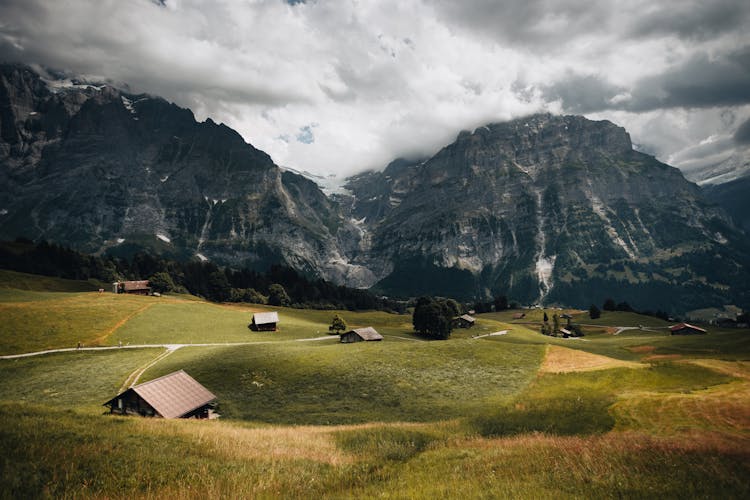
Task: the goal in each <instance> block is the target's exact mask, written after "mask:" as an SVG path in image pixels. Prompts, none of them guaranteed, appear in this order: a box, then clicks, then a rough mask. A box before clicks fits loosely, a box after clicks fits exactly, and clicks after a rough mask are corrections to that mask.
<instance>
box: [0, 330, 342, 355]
mask: <svg viewBox="0 0 750 500" xmlns="http://www.w3.org/2000/svg"><path fill="white" fill-rule="evenodd" d="M331 338H336V337H335V336H330V335H326V336H325V337H315V338H309V339H286V340H255V341H252V342H208V343H205V344H128V345H123V346H116V345H115V346H100V347H80V348H79V347H63V348H60V349H47V350H45V351H35V352H26V353H23V354H6V355H3V356H0V359H17V358H30V357H32V356H42V355H44V354H55V353H58V352H76V351H112V350H117V349H153V348H159V347H160V348H163V349H168V350H171V351H176V350H177V349H180V348H182V347H229V346H242V345H258V344H281V343H284V342H312V341H321V340H328V339H331Z"/></svg>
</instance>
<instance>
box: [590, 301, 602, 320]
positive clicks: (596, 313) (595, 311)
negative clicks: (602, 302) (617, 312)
mask: <svg viewBox="0 0 750 500" xmlns="http://www.w3.org/2000/svg"><path fill="white" fill-rule="evenodd" d="M601 315H602V312H601V311H600V310H599V308H598V307H596V305H594V304H591V307H589V318H591V319H598V318H600V317H601Z"/></svg>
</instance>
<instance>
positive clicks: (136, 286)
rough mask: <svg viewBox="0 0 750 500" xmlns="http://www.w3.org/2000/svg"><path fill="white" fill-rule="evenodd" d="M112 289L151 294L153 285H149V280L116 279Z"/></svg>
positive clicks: (119, 291) (114, 290) (135, 293)
mask: <svg viewBox="0 0 750 500" xmlns="http://www.w3.org/2000/svg"><path fill="white" fill-rule="evenodd" d="M112 291H113V292H115V293H129V294H132V295H151V287H150V286H148V280H138V281H116V282H114V283H112Z"/></svg>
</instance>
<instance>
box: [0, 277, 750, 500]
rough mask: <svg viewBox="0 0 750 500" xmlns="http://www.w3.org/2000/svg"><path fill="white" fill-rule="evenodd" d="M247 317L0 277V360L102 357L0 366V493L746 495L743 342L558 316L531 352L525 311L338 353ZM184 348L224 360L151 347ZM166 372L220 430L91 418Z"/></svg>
mask: <svg viewBox="0 0 750 500" xmlns="http://www.w3.org/2000/svg"><path fill="white" fill-rule="evenodd" d="M14 274H18V273H14ZM86 287H89V288H86ZM92 290H93V291H92ZM261 309H262V310H268V309H269V308H266V307H262V306H258V307H254V306H247V305H218V304H210V303H206V302H203V301H200V300H195V299H194V298H189V297H181V296H166V297H127V296H115V295H113V294H110V293H105V294H99V293H97V292H96V287H95V286H94V284H90V283H85V282H84V283H81V282H66V281H65V280H55V279H54V278H42V277H36V276H31V275H18V276H14V275H11V274H9V273H7V272H4V271H2V272H0V318H2V321H1V322H0V355H9V354H21V353H27V352H32V351H38V350H45V349H52V348H70V347H75V345H76V343H77V342H79V341H80V342H82V343H83V344H84V345H86V346H96V345H99V346H117V345H118V343H120V342H121V343H122V345H123V346H124V348H122V349H120V348H114V349H109V350H100V351H88V350H81V351H72V352H61V353H55V354H44V355H39V356H32V357H24V358H14V359H0V418H2V420H3V422H5V424H4V425H3V426H1V427H0V446H2V449H3V450H4V451H5V453H3V456H2V458H0V464H1V465H0V484H2V486H3V488H2V489H1V491H2V493H1V494H0V496H2V497H3V498H29V497H76V498H89V497H94V498H102V497H105V498H133V497H142V498H198V497H206V496H215V497H216V496H218V497H230V498H313V497H314V498H352V497H354V498H370V497H384V498H455V497H460V496H465V497H468V498H507V497H516V498H548V497H554V498H592V497H595V498H599V497H626V498H632V497H638V498H642V497H648V498H664V497H683V498H694V497H711V498H748V497H749V496H750V480H748V477H750V342H749V339H750V331H747V330H717V329H713V328H709V335H705V336H695V337H677V336H671V335H669V334H668V330H666V329H664V328H663V327H665V326H668V324H666V323H664V322H661V321H660V320H655V319H654V318H647V317H644V316H639V315H636V314H632V313H622V312H616V313H614V312H613V313H608V312H604V314H603V315H602V318H600V319H599V320H597V321H596V322H590V321H587V318H588V316H587V314H585V313H582V312H580V311H571V312H573V313H574V315H575V316H576V321H577V322H580V323H582V324H586V325H591V326H585V327H584V332H585V333H586V336H585V337H583V338H580V339H562V338H550V337H545V336H542V335H541V334H539V333H538V330H539V328H538V325H539V321H540V320H541V316H542V314H543V313H542V311H541V310H532V311H526V312H527V316H526V318H524V319H520V320H514V319H513V313H514V312H513V311H506V312H502V313H488V314H482V315H479V316H478V322H477V325H476V326H475V327H474V328H472V329H470V330H457V331H454V334H453V335H452V337H451V339H450V340H448V341H429V342H428V341H425V340H424V339H421V338H419V337H417V336H415V335H414V334H413V332H412V331H411V317H410V316H408V315H392V314H386V313H382V312H361V313H351V312H346V311H339V314H341V315H342V316H343V317H344V318H345V320H346V321H347V323H348V324H349V326H350V327H358V326H374V327H375V328H376V329H377V330H378V331H380V332H381V333H382V334H383V335H384V337H385V339H384V341H382V342H372V343H370V342H368V343H359V344H351V345H344V344H340V343H338V342H337V339H338V338H337V337H336V336H328V335H327V333H328V328H327V326H328V324H330V321H331V318H332V317H333V314H334V313H335V312H334V311H307V310H293V309H285V308H274V309H273V310H278V311H279V315H280V318H281V321H280V324H279V327H280V330H279V331H278V332H252V331H250V330H249V329H248V328H247V325H248V323H249V321H250V316H251V314H252V312H253V311H257V310H261ZM552 312H553V311H551V310H550V311H548V314H549V315H550V316H551V315H552ZM556 312H558V313H560V312H561V311H556ZM638 325H642V326H644V327H646V328H645V329H643V330H641V329H638V328H637V327H638ZM622 327H636V328H635V329H629V330H622ZM501 331H505V332H506V333H505V334H503V335H489V334H491V333H495V332H501ZM320 337H324V338H320ZM206 343H217V344H222V343H231V344H232V345H225V346H223V345H212V346H186V347H181V348H179V349H177V350H174V351H171V352H168V351H166V350H165V349H164V348H163V347H161V346H162V345H167V344H206ZM144 344H145V345H154V347H139V348H130V347H128V346H138V345H144ZM167 353H168V354H167ZM165 354H166V355H165ZM160 356H162V357H160ZM178 369H184V370H185V371H187V372H188V373H189V374H190V375H192V376H193V377H194V378H196V380H198V381H199V382H201V383H202V384H203V385H205V386H206V387H207V388H208V389H210V390H211V391H212V392H214V393H215V394H216V395H217V396H218V411H219V413H221V415H222V418H221V419H219V420H218V421H216V420H212V421H184V420H179V421H169V420H162V419H144V418H137V417H115V416H110V415H105V414H104V411H105V408H104V407H102V404H103V403H104V402H105V401H107V400H108V399H109V398H111V397H112V396H114V395H115V394H117V392H118V390H119V389H120V388H121V387H122V386H123V384H124V383H125V382H126V381H128V380H132V376H133V375H134V374H137V373H140V372H141V371H142V370H143V373H142V375H140V379H139V382H143V381H146V380H150V379H153V378H156V377H159V376H161V375H164V374H166V373H170V372H172V371H174V370H178Z"/></svg>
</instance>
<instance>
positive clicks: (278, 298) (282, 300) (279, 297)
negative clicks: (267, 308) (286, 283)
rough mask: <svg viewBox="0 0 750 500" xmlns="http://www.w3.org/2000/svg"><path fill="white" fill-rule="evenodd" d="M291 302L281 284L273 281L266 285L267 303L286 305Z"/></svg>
mask: <svg viewBox="0 0 750 500" xmlns="http://www.w3.org/2000/svg"><path fill="white" fill-rule="evenodd" d="M291 302H292V301H291V299H289V295H287V293H286V290H285V289H284V287H283V286H282V285H279V284H278V283H274V284H272V285H270V286H269V287H268V303H269V304H271V305H272V306H288V305H289V304H290V303H291Z"/></svg>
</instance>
